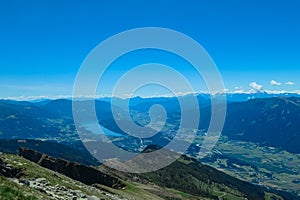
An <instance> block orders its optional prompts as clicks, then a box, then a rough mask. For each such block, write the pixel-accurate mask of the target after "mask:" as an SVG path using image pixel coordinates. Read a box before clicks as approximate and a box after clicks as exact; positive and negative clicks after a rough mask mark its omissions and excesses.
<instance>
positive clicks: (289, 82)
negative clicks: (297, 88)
mask: <svg viewBox="0 0 300 200" xmlns="http://www.w3.org/2000/svg"><path fill="white" fill-rule="evenodd" d="M285 84H286V85H295V83H294V82H292V81H288V82H286V83H285Z"/></svg>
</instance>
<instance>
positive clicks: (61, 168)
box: [19, 148, 125, 188]
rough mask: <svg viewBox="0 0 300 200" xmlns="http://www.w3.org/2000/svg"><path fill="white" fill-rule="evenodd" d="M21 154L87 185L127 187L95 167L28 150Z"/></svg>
mask: <svg viewBox="0 0 300 200" xmlns="http://www.w3.org/2000/svg"><path fill="white" fill-rule="evenodd" d="M19 153H20V156H22V157H24V158H26V159H28V160H30V161H32V162H35V163H37V164H39V165H40V166H42V167H45V168H48V169H50V170H53V171H56V172H59V173H61V174H64V175H66V176H68V177H70V178H72V179H74V180H77V181H80V182H82V183H84V184H87V185H92V184H101V185H105V186H108V187H111V188H123V187H125V185H124V184H123V183H122V182H121V181H120V180H119V179H118V178H116V177H113V176H111V175H108V174H105V173H103V172H101V171H99V170H97V169H95V168H93V167H89V166H86V165H82V164H79V163H75V162H70V161H67V160H64V159H60V158H53V157H51V156H48V155H46V154H42V153H40V152H37V151H34V150H31V149H27V148H20V149H19Z"/></svg>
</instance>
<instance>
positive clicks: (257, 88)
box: [249, 82, 263, 91]
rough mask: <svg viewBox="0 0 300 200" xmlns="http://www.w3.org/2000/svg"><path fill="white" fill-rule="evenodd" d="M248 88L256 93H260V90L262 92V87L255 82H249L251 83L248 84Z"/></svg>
mask: <svg viewBox="0 0 300 200" xmlns="http://www.w3.org/2000/svg"><path fill="white" fill-rule="evenodd" d="M249 86H250V88H251V89H252V90H256V91H262V90H263V86H262V85H260V84H258V83H256V82H251V83H250V84H249Z"/></svg>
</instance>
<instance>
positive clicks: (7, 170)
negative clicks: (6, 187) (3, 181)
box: [0, 158, 23, 178]
mask: <svg viewBox="0 0 300 200" xmlns="http://www.w3.org/2000/svg"><path fill="white" fill-rule="evenodd" d="M0 175H1V176H5V177H8V178H15V177H17V178H18V177H20V176H22V175H23V172H22V169H19V168H15V167H13V166H11V165H9V164H7V163H5V162H4V161H3V160H2V159H1V158H0Z"/></svg>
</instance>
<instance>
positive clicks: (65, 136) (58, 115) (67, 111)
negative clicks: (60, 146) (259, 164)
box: [0, 94, 300, 153]
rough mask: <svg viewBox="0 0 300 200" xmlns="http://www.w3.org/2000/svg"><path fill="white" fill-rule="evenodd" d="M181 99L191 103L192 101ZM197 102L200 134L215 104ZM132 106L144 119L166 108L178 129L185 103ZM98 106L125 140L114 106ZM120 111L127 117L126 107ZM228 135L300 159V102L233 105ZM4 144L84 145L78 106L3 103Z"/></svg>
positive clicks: (0, 116)
mask: <svg viewBox="0 0 300 200" xmlns="http://www.w3.org/2000/svg"><path fill="white" fill-rule="evenodd" d="M261 95H262V94H261ZM181 98H184V100H185V101H189V98H191V96H184V97H181ZM197 98H198V101H199V104H200V111H201V122H200V125H199V129H204V130H205V129H207V126H208V124H209V120H210V114H211V113H210V100H209V99H208V98H206V97H205V96H197ZM229 99H230V98H229ZM120 101H121V100H119V102H120ZM131 101H132V102H131ZM113 102H115V101H113ZM130 102H131V103H130V108H131V110H132V111H133V112H136V113H141V114H142V115H141V116H146V117H147V112H148V110H149V108H150V107H151V106H152V105H154V104H161V105H163V106H165V107H166V110H167V112H168V116H169V119H168V120H169V121H168V122H170V123H177V122H176V120H178V118H176V117H178V116H179V117H180V113H179V112H180V107H179V103H178V101H177V100H176V99H174V98H151V99H141V98H135V99H132V100H130ZM84 103H85V101H83V102H82V104H84ZM95 105H96V106H95V108H96V112H97V113H98V116H99V121H100V122H101V123H102V125H104V126H105V127H106V128H108V129H110V130H112V131H114V132H119V133H122V134H123V132H122V131H121V130H120V129H119V128H118V126H117V125H116V123H115V122H114V120H113V116H112V113H111V104H110V102H109V101H108V100H107V99H106V100H105V101H98V100H97V101H96V104H95ZM114 106H115V107H117V109H118V110H119V112H120V113H121V115H122V112H123V109H122V106H123V105H122V103H119V105H117V106H116V105H114ZM192 106H193V105H191V107H190V108H188V109H190V112H193V110H192V108H193V107H192ZM174 116H175V117H174ZM121 120H122V119H121ZM222 134H223V135H226V136H228V137H229V138H230V139H235V140H243V141H252V142H258V143H260V144H261V145H268V146H275V147H281V148H283V149H285V150H287V151H289V152H294V153H300V146H299V144H300V98H298V97H272V98H257V99H250V100H247V101H243V102H233V101H232V102H229V103H228V105H227V116H226V122H225V126H224V129H223V132H222ZM0 138H2V139H19V138H20V139H22V138H26V139H28V138H31V139H37V138H38V139H47V140H61V141H64V140H65V141H67V140H69V141H70V140H72V139H78V135H77V132H76V129H75V126H74V122H73V115H72V102H71V101H70V100H64V99H59V100H52V101H47V102H45V103H41V102H38V103H36V102H35V103H33V102H16V101H1V102H0Z"/></svg>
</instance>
